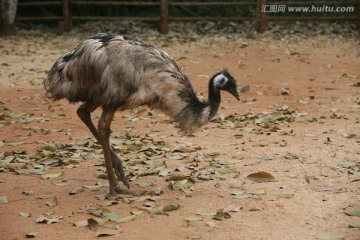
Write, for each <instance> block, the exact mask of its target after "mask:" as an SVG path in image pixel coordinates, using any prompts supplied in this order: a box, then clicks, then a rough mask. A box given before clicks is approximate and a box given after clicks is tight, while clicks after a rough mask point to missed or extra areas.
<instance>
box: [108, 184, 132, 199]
mask: <svg viewBox="0 0 360 240" xmlns="http://www.w3.org/2000/svg"><path fill="white" fill-rule="evenodd" d="M110 194H111V195H113V196H114V197H116V196H118V195H119V194H125V195H132V196H139V194H138V193H136V192H134V191H131V190H128V189H122V188H120V187H119V186H115V187H110Z"/></svg>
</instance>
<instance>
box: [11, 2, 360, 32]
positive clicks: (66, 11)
mask: <svg viewBox="0 0 360 240" xmlns="http://www.w3.org/2000/svg"><path fill="white" fill-rule="evenodd" d="M81 5H86V6H107V7H115V6H126V7H131V6H134V7H139V6H141V7H146V6H149V7H158V8H159V15H158V16H155V17H121V16H80V15H72V14H71V13H72V8H73V7H74V6H81ZM28 6H33V7H36V6H58V7H62V15H58V16H41V17H40V16H37V17H35V16H27V17H25V16H18V17H17V21H50V20H51V21H58V22H59V31H60V32H68V31H70V30H71V28H72V22H73V20H107V21H155V22H159V23H160V32H161V33H163V34H166V33H167V32H168V31H169V22H171V21H199V20H201V21H245V20H247V21H248V20H250V21H255V22H256V24H255V27H256V30H257V31H258V32H264V31H265V30H266V25H267V22H268V21H279V20H280V21H304V20H351V21H356V25H357V29H359V30H360V0H341V1H311V2H307V1H276V0H252V1H250V0H249V1H246V0H244V1H203V2H201V1H176V0H159V1H156V2H155V1H122V0H109V1H107V0H52V1H51V0H34V1H31V0H30V1H29V0H28V1H22V0H19V1H18V8H24V7H28ZM199 6H203V7H220V6H234V7H235V6H240V7H241V6H244V7H253V8H254V10H255V12H256V16H254V17H243V16H227V17H213V16H206V17H204V16H184V17H176V16H171V15H170V14H169V12H170V11H169V9H171V8H173V7H188V8H190V7H199ZM295 6H296V7H304V6H311V7H313V8H314V6H315V7H320V8H321V7H323V8H324V7H326V6H327V7H334V8H335V7H336V6H352V7H353V9H352V10H353V11H352V13H351V14H345V13H344V14H343V15H341V14H342V13H340V15H339V13H338V14H337V16H328V15H326V16H323V15H321V14H320V15H317V14H314V15H315V16H293V15H291V16H282V15H283V14H281V13H284V12H285V10H286V8H287V9H288V8H289V7H295ZM280 7H281V9H279V8H280ZM279 10H282V11H279ZM300 10H301V9H300ZM315 10H316V9H315ZM320 10H321V9H320ZM287 13H288V12H287Z"/></svg>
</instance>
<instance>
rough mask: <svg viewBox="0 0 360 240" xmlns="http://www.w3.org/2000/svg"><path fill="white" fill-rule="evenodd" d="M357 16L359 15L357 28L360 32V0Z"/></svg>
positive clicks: (359, 0) (359, 1)
mask: <svg viewBox="0 0 360 240" xmlns="http://www.w3.org/2000/svg"><path fill="white" fill-rule="evenodd" d="M357 11H358V12H357V17H358V19H357V22H356V28H357V30H359V32H360V0H358V4H357Z"/></svg>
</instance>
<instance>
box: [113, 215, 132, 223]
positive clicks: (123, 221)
mask: <svg viewBox="0 0 360 240" xmlns="http://www.w3.org/2000/svg"><path fill="white" fill-rule="evenodd" d="M135 218H136V215H129V216H126V217H123V218H120V219H118V220H116V222H118V223H127V222H131V221H134V220H135Z"/></svg>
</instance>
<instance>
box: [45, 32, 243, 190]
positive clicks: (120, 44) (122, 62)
mask: <svg viewBox="0 0 360 240" xmlns="http://www.w3.org/2000/svg"><path fill="white" fill-rule="evenodd" d="M44 86H45V88H46V90H47V92H48V93H49V94H50V96H51V98H52V99H54V100H59V99H62V98H65V99H68V100H69V101H70V102H72V103H75V102H83V104H82V105H81V106H80V108H79V110H78V115H79V117H80V118H81V120H82V121H83V122H84V123H85V124H86V125H87V126H88V128H89V129H90V131H91V132H92V133H93V134H94V136H95V138H96V139H97V140H98V141H99V142H100V144H101V145H102V147H103V148H104V155H105V162H106V166H107V171H108V174H109V181H110V190H111V193H112V194H116V193H117V192H120V189H119V187H118V185H117V182H116V183H115V182H114V181H115V180H114V179H115V176H113V177H112V176H110V175H111V174H112V175H114V174H113V171H112V168H114V170H115V174H116V175H117V176H118V177H120V179H121V180H122V182H123V183H124V184H125V185H126V186H129V184H128V182H127V180H126V177H125V175H124V172H123V169H122V167H121V161H120V159H119V158H118V157H117V156H116V154H115V153H114V152H113V151H112V150H111V149H110V147H109V146H108V145H109V143H108V141H109V140H108V138H109V135H110V130H109V129H110V123H111V120H112V117H113V115H114V112H115V111H116V110H125V109H131V108H134V107H137V106H141V105H147V106H149V107H151V108H154V109H159V110H161V111H163V112H165V113H166V114H168V115H169V116H171V117H172V118H173V119H174V120H175V121H176V122H178V123H179V125H180V127H181V128H182V129H184V130H190V131H193V130H195V129H197V128H198V127H200V126H202V125H204V124H205V123H207V122H208V121H209V120H210V119H211V118H212V117H213V116H214V115H215V114H216V112H217V110H218V108H219V104H220V101H221V97H220V90H225V91H228V92H230V93H231V94H232V95H234V96H235V97H236V98H237V99H239V95H238V93H237V87H236V81H235V80H234V78H233V77H232V76H231V75H230V74H229V73H228V72H227V71H226V70H224V71H221V72H219V73H217V74H215V75H214V76H213V77H212V78H211V79H210V82H209V98H208V100H207V101H201V100H199V99H198V98H197V96H196V94H195V92H194V90H193V88H192V86H191V84H190V81H189V79H188V77H187V76H186V74H185V73H184V72H183V71H182V69H181V68H180V67H179V65H178V64H177V63H176V62H175V60H174V59H173V58H172V57H170V56H169V54H168V53H166V52H165V51H163V50H161V49H158V48H156V47H154V46H152V45H148V44H145V43H143V42H140V41H136V40H132V39H127V38H125V37H123V36H119V35H116V34H110V33H105V34H99V35H96V36H93V37H91V38H89V39H88V40H86V41H84V42H83V43H81V44H80V45H78V46H77V47H76V48H75V49H74V50H72V51H70V52H68V53H66V54H65V55H63V56H62V57H61V58H59V59H58V60H57V61H56V62H55V64H54V65H53V67H52V68H51V70H50V72H49V74H48V77H47V78H46V80H45V81H44ZM98 107H102V109H103V114H102V117H101V118H100V120H99V126H98V129H96V128H95V126H94V125H93V123H92V122H91V118H90V113H91V112H92V111H94V110H95V109H96V108H98ZM106 138H107V139H106Z"/></svg>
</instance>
